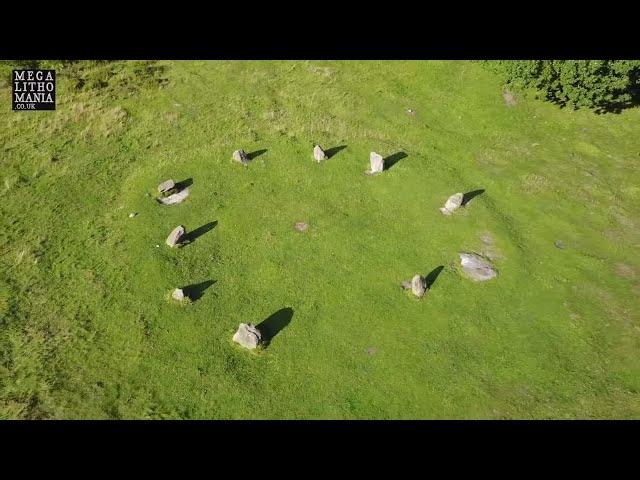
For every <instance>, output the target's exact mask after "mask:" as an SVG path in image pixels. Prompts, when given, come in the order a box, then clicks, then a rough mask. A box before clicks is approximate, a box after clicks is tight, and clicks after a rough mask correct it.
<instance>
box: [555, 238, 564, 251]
mask: <svg viewBox="0 0 640 480" xmlns="http://www.w3.org/2000/svg"><path fill="white" fill-rule="evenodd" d="M553 244H554V245H555V246H556V248H560V249H563V248H567V245H566V244H565V243H564V242H563V241H562V240H556V241H555V242H553Z"/></svg>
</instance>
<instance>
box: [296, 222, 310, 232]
mask: <svg viewBox="0 0 640 480" xmlns="http://www.w3.org/2000/svg"><path fill="white" fill-rule="evenodd" d="M293 228H295V229H296V230H297V231H299V232H304V231H305V230H306V229H307V228H309V225H307V224H306V223H304V222H297V223H296V224H295V225H294V226H293Z"/></svg>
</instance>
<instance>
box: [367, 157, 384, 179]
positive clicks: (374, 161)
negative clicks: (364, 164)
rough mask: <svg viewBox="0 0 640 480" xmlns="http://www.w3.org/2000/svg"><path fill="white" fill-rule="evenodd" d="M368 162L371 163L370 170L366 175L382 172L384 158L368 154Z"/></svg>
mask: <svg viewBox="0 0 640 480" xmlns="http://www.w3.org/2000/svg"><path fill="white" fill-rule="evenodd" d="M369 162H370V163H371V169H370V170H368V171H367V173H369V174H375V173H380V172H382V171H383V170H384V158H382V155H380V154H378V153H376V152H371V153H370V154H369Z"/></svg>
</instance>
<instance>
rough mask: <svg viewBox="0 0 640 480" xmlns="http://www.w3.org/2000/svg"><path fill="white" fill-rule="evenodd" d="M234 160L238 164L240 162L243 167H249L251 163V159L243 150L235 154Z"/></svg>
mask: <svg viewBox="0 0 640 480" xmlns="http://www.w3.org/2000/svg"><path fill="white" fill-rule="evenodd" d="M233 159H234V160H235V161H236V162H240V163H241V164H243V165H247V164H248V163H249V157H248V156H247V154H246V153H245V151H244V150H242V149H240V150H236V151H235V152H233Z"/></svg>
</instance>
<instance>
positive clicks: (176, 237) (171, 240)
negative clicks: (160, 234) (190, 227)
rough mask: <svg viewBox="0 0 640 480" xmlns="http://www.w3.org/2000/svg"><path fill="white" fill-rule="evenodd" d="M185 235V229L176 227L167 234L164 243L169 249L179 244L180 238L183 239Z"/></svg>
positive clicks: (179, 226)
mask: <svg viewBox="0 0 640 480" xmlns="http://www.w3.org/2000/svg"><path fill="white" fill-rule="evenodd" d="M185 233H187V231H186V230H185V228H184V227H183V226H182V225H178V226H177V227H176V228H174V229H173V231H172V232H171V233H170V234H169V236H168V237H167V240H166V242H165V243H166V244H167V245H169V246H170V247H175V246H177V245H178V244H179V243H180V240H182V237H184V234H185Z"/></svg>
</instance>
